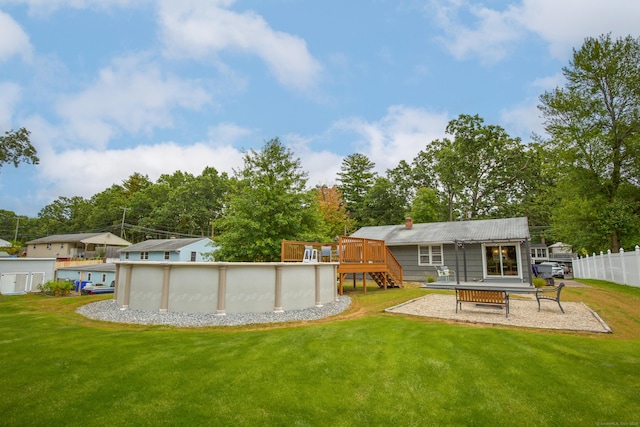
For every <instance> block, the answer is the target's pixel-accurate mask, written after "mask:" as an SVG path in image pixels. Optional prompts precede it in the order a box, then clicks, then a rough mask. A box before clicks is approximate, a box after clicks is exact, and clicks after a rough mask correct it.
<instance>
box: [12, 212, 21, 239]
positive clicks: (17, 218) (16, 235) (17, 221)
mask: <svg viewBox="0 0 640 427" xmlns="http://www.w3.org/2000/svg"><path fill="white" fill-rule="evenodd" d="M19 225H20V217H19V216H17V215H16V234H15V236H13V240H14V241H15V242H17V241H18V226H19Z"/></svg>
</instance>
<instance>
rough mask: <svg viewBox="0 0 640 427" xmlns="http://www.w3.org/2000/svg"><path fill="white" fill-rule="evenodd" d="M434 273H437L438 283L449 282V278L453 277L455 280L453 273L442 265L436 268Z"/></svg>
mask: <svg viewBox="0 0 640 427" xmlns="http://www.w3.org/2000/svg"><path fill="white" fill-rule="evenodd" d="M436 271H437V272H438V279H437V281H438V282H447V283H448V282H449V278H450V277H453V278H454V279H455V272H453V271H452V270H449V267H447V266H446V265H443V266H442V267H440V268H438V267H436Z"/></svg>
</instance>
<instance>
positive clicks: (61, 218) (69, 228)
mask: <svg viewBox="0 0 640 427" xmlns="http://www.w3.org/2000/svg"><path fill="white" fill-rule="evenodd" d="M90 210H91V204H90V202H89V201H88V200H86V199H84V198H83V197H80V196H73V197H64V196H62V197H59V198H58V199H56V200H54V201H53V202H52V203H50V204H48V205H47V206H45V207H44V208H42V209H41V210H40V212H39V213H38V219H39V221H38V224H39V228H40V229H39V234H40V237H41V236H46V235H48V234H67V233H80V232H83V231H88V230H85V229H84V225H85V224H86V222H85V218H86V217H87V214H88V212H89V211H90Z"/></svg>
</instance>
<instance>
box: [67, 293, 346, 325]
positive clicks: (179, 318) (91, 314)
mask: <svg viewBox="0 0 640 427" xmlns="http://www.w3.org/2000/svg"><path fill="white" fill-rule="evenodd" d="M350 305H351V298H349V297H348V296H346V295H342V296H339V297H338V301H334V302H330V303H328V304H324V305H323V306H322V307H312V308H307V309H304V310H290V311H285V312H283V313H274V312H266V313H233V314H226V315H224V316H218V315H216V314H213V313H177V312H167V313H160V312H157V311H146V310H133V309H130V308H129V309H121V308H120V306H119V305H118V304H117V302H116V301H115V300H105V301H98V302H93V303H90V304H86V305H83V306H81V307H79V308H78V309H76V313H78V314H81V315H83V316H85V317H88V318H89V319H94V320H102V321H105V322H114V323H129V324H137V325H169V326H177V327H181V328H199V327H206V326H240V325H252V324H263V323H282V322H299V321H306V320H318V319H323V318H325V317H329V316H335V315H337V314H340V313H342V312H343V311H345V310H346V309H347V308H349V306H350Z"/></svg>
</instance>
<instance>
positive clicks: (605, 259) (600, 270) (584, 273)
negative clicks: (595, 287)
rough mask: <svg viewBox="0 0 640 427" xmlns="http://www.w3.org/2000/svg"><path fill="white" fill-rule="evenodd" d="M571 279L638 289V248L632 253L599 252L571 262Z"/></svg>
mask: <svg viewBox="0 0 640 427" xmlns="http://www.w3.org/2000/svg"><path fill="white" fill-rule="evenodd" d="M573 277H575V278H581V279H600V280H608V281H609V282H614V283H619V284H621V285H629V286H637V287H640V246H636V250H635V251H633V252H625V251H624V249H620V252H619V253H612V252H611V250H608V251H607V253H606V254H605V253H603V252H600V255H596V254H595V253H594V254H593V255H591V256H589V255H587V256H585V257H584V258H578V259H574V260H573Z"/></svg>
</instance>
